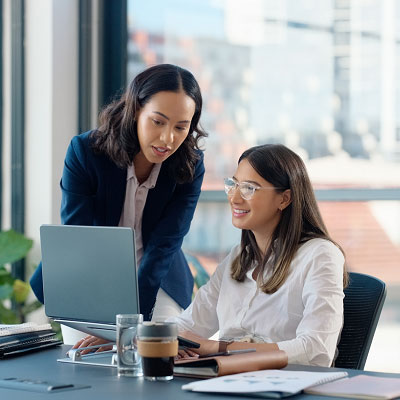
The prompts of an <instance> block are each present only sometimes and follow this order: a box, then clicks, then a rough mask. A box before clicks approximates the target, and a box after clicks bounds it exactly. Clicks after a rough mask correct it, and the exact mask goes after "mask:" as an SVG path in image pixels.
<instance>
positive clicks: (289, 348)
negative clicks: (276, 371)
mask: <svg viewBox="0 0 400 400" xmlns="http://www.w3.org/2000/svg"><path fill="white" fill-rule="evenodd" d="M276 344H277V345H278V347H279V350H283V351H285V352H286V354H287V356H288V364H301V365H309V364H310V362H309V361H308V358H307V355H306V352H305V350H304V347H303V344H302V343H301V342H299V341H298V340H285V341H284V342H277V343H276Z"/></svg>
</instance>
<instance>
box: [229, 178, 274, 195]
mask: <svg viewBox="0 0 400 400" xmlns="http://www.w3.org/2000/svg"><path fill="white" fill-rule="evenodd" d="M224 185H225V193H226V194H227V195H228V196H233V195H234V194H235V190H236V189H237V188H239V191H240V196H241V197H242V199H244V200H251V199H252V198H253V196H254V193H255V192H256V190H260V189H270V190H271V189H280V188H277V187H273V186H271V187H261V186H257V185H254V184H253V183H250V182H240V183H239V182H237V181H236V180H235V179H233V178H225V179H224Z"/></svg>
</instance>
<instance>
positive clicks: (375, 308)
mask: <svg viewBox="0 0 400 400" xmlns="http://www.w3.org/2000/svg"><path fill="white" fill-rule="evenodd" d="M349 275H350V284H349V286H348V287H347V288H346V289H345V290H344V293H345V298H344V304H343V305H344V322H343V329H342V333H341V336H340V340H339V344H338V351H339V354H338V357H337V358H336V360H335V363H334V366H335V367H338V368H351V369H361V370H362V369H364V365H365V362H366V360H367V356H368V352H369V349H370V346H371V342H372V338H373V337H374V334H375V329H376V325H377V324H378V321H379V317H380V315H381V311H382V307H383V303H384V302H385V298H386V285H385V283H384V282H382V281H381V280H380V279H378V278H375V277H373V276H370V275H366V274H360V273H356V272H350V274H349Z"/></svg>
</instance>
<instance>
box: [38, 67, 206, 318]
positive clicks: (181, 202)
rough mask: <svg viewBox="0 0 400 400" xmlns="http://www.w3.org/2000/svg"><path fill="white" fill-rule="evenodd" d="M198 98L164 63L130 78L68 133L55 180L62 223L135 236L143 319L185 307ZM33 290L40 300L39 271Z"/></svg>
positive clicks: (191, 84)
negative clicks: (90, 124)
mask: <svg viewBox="0 0 400 400" xmlns="http://www.w3.org/2000/svg"><path fill="white" fill-rule="evenodd" d="M201 109H202V97H201V92H200V88H199V85H198V83H197V81H196V79H195V78H194V77H193V75H192V74H191V73H190V72H189V71H187V70H185V69H183V68H180V67H177V66H175V65H170V64H161V65H156V66H153V67H150V68H148V69H146V70H145V71H144V72H142V73H140V74H139V75H137V76H136V77H135V78H134V79H133V81H132V82H131V84H130V85H129V87H128V89H127V90H126V92H125V93H124V94H123V95H122V96H121V98H120V99H118V100H116V101H114V102H112V103H111V104H109V105H108V106H106V107H105V108H104V109H103V111H102V112H101V114H100V126H99V128H98V129H95V130H93V131H90V132H86V133H84V134H81V135H78V136H75V137H74V138H73V139H72V141H71V143H70V146H69V147H68V150H67V155H66V157H65V163H64V171H63V175H62V179H61V183H60V186H61V191H62V201H61V222H62V223H63V224H66V225H98V226H126V227H131V228H133V229H135V233H136V252H137V264H138V281H139V298H140V310H141V313H143V314H144V318H145V319H146V320H149V319H151V317H152V316H153V318H155V317H157V318H163V319H165V318H166V317H168V316H171V315H176V314H178V313H179V312H180V311H181V310H182V309H184V308H186V307H187V306H188V305H189V303H190V301H191V296H192V290H193V278H192V275H191V272H190V270H189V267H188V265H187V262H186V260H185V257H184V255H183V252H182V250H181V245H182V241H183V238H184V236H185V235H186V233H187V232H188V230H189V227H190V223H191V220H192V217H193V213H194V210H195V207H196V204H197V200H198V198H199V195H200V189H201V184H202V181H203V176H204V164H203V153H202V152H201V151H200V150H199V139H201V138H202V137H205V136H207V134H206V133H205V132H204V131H203V130H202V129H201V128H200V125H199V120H200V115H201ZM31 286H32V288H33V291H34V292H35V294H36V296H37V297H38V299H39V300H41V301H42V302H43V284H42V270H41V265H39V267H38V268H37V270H36V271H35V273H34V275H33V276H32V278H31Z"/></svg>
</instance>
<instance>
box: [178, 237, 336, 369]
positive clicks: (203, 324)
mask: <svg viewBox="0 0 400 400" xmlns="http://www.w3.org/2000/svg"><path fill="white" fill-rule="evenodd" d="M239 251H240V246H236V247H234V248H233V249H232V251H231V252H230V254H229V255H228V256H227V257H226V258H225V260H224V261H223V262H222V263H221V264H220V265H219V266H218V267H217V269H216V271H215V273H214V274H213V275H212V277H211V278H210V281H209V282H208V283H207V284H206V285H204V286H202V287H201V288H200V290H199V291H198V293H197V294H196V297H195V298H194V300H193V302H192V304H191V305H190V306H189V307H188V308H187V309H186V310H185V311H184V312H183V313H182V314H181V315H180V316H178V317H175V318H174V319H173V321H174V322H176V323H177V324H178V327H179V330H180V331H183V330H189V331H192V332H194V333H196V334H198V335H201V336H203V337H210V336H212V335H213V334H215V333H216V332H217V331H218V330H219V337H220V339H224V340H241V339H242V340H243V338H246V337H248V338H250V339H252V341H254V342H266V343H277V345H278V347H279V348H280V349H281V350H284V351H285V352H286V353H287V355H288V359H289V363H291V364H302V365H318V366H330V365H331V363H332V360H333V358H334V355H335V350H336V346H337V342H338V337H339V333H340V331H341V328H342V324H343V298H344V294H343V266H344V257H343V254H342V252H341V251H340V250H339V249H338V248H337V247H336V246H335V245H334V244H333V243H331V242H330V241H328V240H325V239H312V240H309V241H308V242H306V243H304V244H303V245H302V246H301V247H300V248H299V250H298V251H297V253H296V255H295V257H294V259H293V261H292V264H291V266H290V274H289V276H288V278H287V280H286V281H285V283H284V284H283V285H282V286H281V287H280V288H279V290H277V291H276V292H275V293H273V294H266V293H263V292H262V291H261V290H260V289H259V288H258V287H257V283H256V281H254V279H253V278H252V273H253V271H254V269H252V270H251V271H248V273H247V275H246V278H245V280H244V282H237V281H235V280H233V279H232V278H231V277H230V272H231V264H232V261H233V260H234V258H235V257H236V255H237V254H238V253H239Z"/></svg>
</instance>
